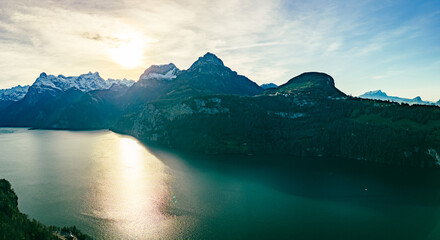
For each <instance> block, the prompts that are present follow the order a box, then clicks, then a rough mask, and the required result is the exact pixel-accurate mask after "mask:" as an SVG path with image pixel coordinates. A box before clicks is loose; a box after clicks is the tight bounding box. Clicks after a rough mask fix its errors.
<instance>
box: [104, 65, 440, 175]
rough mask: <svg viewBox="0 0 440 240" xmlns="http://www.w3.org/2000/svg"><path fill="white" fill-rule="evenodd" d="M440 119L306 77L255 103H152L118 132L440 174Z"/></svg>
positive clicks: (206, 147)
mask: <svg viewBox="0 0 440 240" xmlns="http://www.w3.org/2000/svg"><path fill="white" fill-rule="evenodd" d="M420 116H423V118H420ZM438 119H440V109H438V108H436V107H430V106H401V105H400V104H396V103H389V102H377V101H374V100H363V99H358V98H352V97H349V96H346V95H345V94H343V93H342V92H341V91H339V90H338V89H337V88H336V87H335V84H334V80H333V78H331V77H330V76H329V75H327V74H323V73H304V74H301V75H299V76H297V77H294V78H292V79H291V80H290V81H289V82H287V83H286V84H284V85H282V86H280V87H278V88H277V89H275V90H271V91H268V92H267V93H265V94H262V95H257V96H252V97H249V96H237V95H219V94H217V95H198V96H193V97H189V98H185V99H180V100H179V99H174V100H162V101H154V102H150V103H148V104H146V106H145V107H144V108H143V109H142V110H140V111H137V112H133V113H130V114H126V115H124V116H122V118H121V119H120V120H119V121H118V123H117V124H116V125H115V126H113V127H112V128H111V129H112V130H113V131H115V132H120V133H124V134H129V135H132V136H135V137H136V138H138V139H140V140H142V141H145V142H148V143H153V144H159V145H162V146H166V147H169V148H173V149H179V150H183V151H188V152H199V153H204V154H244V155H269V156H272V155H286V154H287V155H294V156H303V157H309V156H314V157H317V156H325V157H336V158H350V159H357V160H362V161H372V162H379V163H383V164H391V165H407V166H418V167H439V166H440V157H439V156H440V154H439V153H440V148H439V147H438V146H440V131H439V130H438V129H440V121H439V120H438ZM273 164H277V163H275V162H273Z"/></svg>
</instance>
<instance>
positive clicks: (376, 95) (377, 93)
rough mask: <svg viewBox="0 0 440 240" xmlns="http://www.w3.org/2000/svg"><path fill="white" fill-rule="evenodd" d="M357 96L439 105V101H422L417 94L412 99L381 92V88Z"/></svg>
mask: <svg viewBox="0 0 440 240" xmlns="http://www.w3.org/2000/svg"><path fill="white" fill-rule="evenodd" d="M359 97H360V98H365V99H375V100H382V101H392V102H398V103H407V104H420V105H439V103H440V101H439V102H437V103H434V102H430V101H423V100H422V98H421V97H419V96H417V97H415V98H412V99H410V98H401V97H394V96H388V95H387V94H386V93H385V92H383V91H381V90H376V91H370V92H366V93H364V94H362V95H360V96H359Z"/></svg>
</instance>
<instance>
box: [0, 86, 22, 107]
mask: <svg viewBox="0 0 440 240" xmlns="http://www.w3.org/2000/svg"><path fill="white" fill-rule="evenodd" d="M28 90H29V85H26V86H21V85H18V86H16V87H12V88H8V89H0V111H1V110H2V109H4V108H6V107H8V106H9V105H11V104H13V103H14V102H16V101H19V100H21V99H23V98H24V96H25V95H26V94H27V92H28Z"/></svg>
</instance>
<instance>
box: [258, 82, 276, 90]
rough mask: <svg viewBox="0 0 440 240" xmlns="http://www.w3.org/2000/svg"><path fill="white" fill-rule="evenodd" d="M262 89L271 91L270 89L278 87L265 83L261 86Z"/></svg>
mask: <svg viewBox="0 0 440 240" xmlns="http://www.w3.org/2000/svg"><path fill="white" fill-rule="evenodd" d="M260 87H262V88H263V89H269V88H277V87H278V86H277V85H276V84H275V83H265V84H261V85H260Z"/></svg>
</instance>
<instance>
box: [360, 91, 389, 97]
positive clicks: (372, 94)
mask: <svg viewBox="0 0 440 240" xmlns="http://www.w3.org/2000/svg"><path fill="white" fill-rule="evenodd" d="M362 96H370V97H371V96H375V97H388V95H387V94H386V93H385V92H383V91H382V90H375V91H370V92H366V93H364V94H363V95H362Z"/></svg>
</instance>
